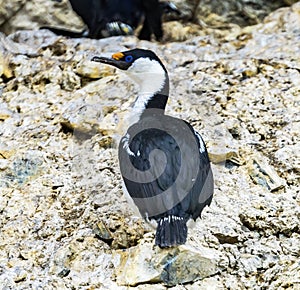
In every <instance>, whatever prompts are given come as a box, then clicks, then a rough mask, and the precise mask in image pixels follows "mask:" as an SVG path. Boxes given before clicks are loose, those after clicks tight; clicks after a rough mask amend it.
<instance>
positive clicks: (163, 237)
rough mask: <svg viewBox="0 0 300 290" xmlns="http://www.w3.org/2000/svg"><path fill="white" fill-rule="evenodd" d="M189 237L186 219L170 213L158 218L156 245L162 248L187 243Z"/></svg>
mask: <svg viewBox="0 0 300 290" xmlns="http://www.w3.org/2000/svg"><path fill="white" fill-rule="evenodd" d="M186 239H187V225H186V219H184V218H182V217H178V216H173V215H169V216H166V217H163V218H160V219H159V220H158V225H157V229H156V235H155V245H157V246H159V247H160V248H166V247H172V246H176V245H182V244H185V242H186Z"/></svg>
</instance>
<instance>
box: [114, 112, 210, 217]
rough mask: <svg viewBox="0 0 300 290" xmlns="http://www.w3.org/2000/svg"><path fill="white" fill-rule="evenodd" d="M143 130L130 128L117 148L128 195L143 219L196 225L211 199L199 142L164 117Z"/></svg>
mask: <svg viewBox="0 0 300 290" xmlns="http://www.w3.org/2000/svg"><path fill="white" fill-rule="evenodd" d="M146 124H147V125H145V123H142V124H136V125H134V126H132V127H131V128H130V129H129V130H128V134H127V135H126V136H125V137H124V138H123V139H122V140H121V143H120V146H119V160H120V168H121V173H122V176H123V179H124V183H125V186H126V188H127V191H128V193H129V194H130V196H131V197H132V198H133V200H134V202H135V203H136V205H137V207H138V208H139V210H140V213H141V214H142V216H144V217H145V216H148V217H150V218H151V217H152V218H159V217H161V216H165V215H166V214H168V215H175V216H181V217H185V218H189V217H192V218H194V219H196V218H197V217H198V216H199V215H200V214H201V211H202V209H203V208H204V206H205V205H207V204H209V203H210V201H211V198H212V194H213V178H212V173H211V168H210V162H209V158H208V155H207V151H206V148H205V145H204V142H203V141H202V139H199V137H198V136H197V135H196V134H195V132H194V130H193V129H192V128H191V127H190V125H188V124H186V123H185V122H183V121H181V120H179V119H175V118H171V117H164V120H163V122H159V124H155V120H148V121H147V122H146ZM162 124H163V125H162ZM200 138H201V137H200ZM200 142H202V143H201V144H200ZM200 145H201V146H200ZM203 146H204V147H203ZM201 148H202V149H201Z"/></svg>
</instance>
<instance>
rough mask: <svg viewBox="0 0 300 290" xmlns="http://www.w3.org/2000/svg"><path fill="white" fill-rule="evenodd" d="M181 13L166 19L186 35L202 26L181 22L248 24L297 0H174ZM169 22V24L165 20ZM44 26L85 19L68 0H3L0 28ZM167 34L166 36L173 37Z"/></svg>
mask: <svg viewBox="0 0 300 290" xmlns="http://www.w3.org/2000/svg"><path fill="white" fill-rule="evenodd" d="M172 2H174V3H175V4H176V5H177V6H178V8H179V10H180V11H181V15H180V16H178V15H172V14H171V15H166V16H165V20H172V19H177V20H178V18H179V19H181V20H182V22H181V23H179V22H176V23H172V25H173V26H174V25H176V26H179V27H181V29H182V28H183V27H185V29H183V30H182V32H181V33H182V34H183V36H182V37H181V38H183V37H184V38H186V34H190V33H191V34H199V31H198V30H199V26H198V25H196V27H194V26H193V25H185V24H182V23H186V22H189V23H197V24H200V25H201V26H204V27H207V26H210V27H214V28H216V27H219V28H220V29H222V30H223V29H228V26H235V25H236V24H237V25H240V26H247V25H253V24H257V23H260V22H262V20H263V18H264V17H265V16H267V15H268V14H269V13H270V12H272V11H274V10H275V9H277V8H279V7H283V6H287V5H291V4H293V3H295V2H297V1H296V0H275V1H274V0H272V1H270V0H269V1H263V0H252V1H249V0H230V1H223V0H213V1H211V0H205V1H199V0H185V1H182V0H173V1H172ZM166 25H169V24H166ZM42 26H54V27H61V28H65V29H71V30H75V31H82V30H83V29H84V28H85V27H84V23H83V22H82V20H81V18H80V17H79V16H78V15H77V14H76V13H74V12H73V11H72V9H71V8H70V4H69V1H68V0H61V1H57V0H52V1H50V0H48V1H44V0H31V1H24V0H13V1H4V0H0V31H2V32H4V33H6V34H11V33H13V32H15V31H18V30H23V29H38V28H39V27H42ZM171 36H172V35H170V34H169V35H167V37H165V39H166V40H170V39H174V36H172V37H171ZM170 37H171V38H170ZM177 38H178V36H177Z"/></svg>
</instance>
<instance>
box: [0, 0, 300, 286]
mask: <svg viewBox="0 0 300 290" xmlns="http://www.w3.org/2000/svg"><path fill="white" fill-rule="evenodd" d="M30 2H31V1H27V2H26V3H30ZM49 2H52V1H49ZM53 2H54V1H53ZM32 3H33V1H32ZM52 4H53V3H52ZM26 5H29V4H26ZM56 5H60V4H56ZM299 15H300V3H299V2H298V3H296V4H294V5H293V6H291V7H289V8H282V9H279V10H277V11H276V12H274V13H272V14H271V15H269V16H268V17H267V18H266V19H265V20H264V22H263V23H262V24H259V25H256V26H247V27H245V28H243V29H242V28H240V27H238V26H229V27H228V28H227V29H223V28H222V29H221V28H218V29H216V28H211V27H206V28H201V29H200V28H199V26H197V30H196V31H197V33H196V35H198V36H193V35H192V34H191V35H185V33H186V31H187V29H188V30H189V31H194V30H195V25H194V24H193V25H187V26H180V25H179V26H176V25H175V24H174V23H173V24H174V25H175V26H174V27H175V28H174V29H173V30H175V29H177V31H178V34H180V33H181V35H185V38H187V40H185V41H184V42H168V43H165V44H161V43H153V42H152V43H150V42H145V41H139V40H138V39H136V38H135V37H128V38H124V37H115V38H110V39H103V40H88V39H76V40H74V39H66V38H63V37H57V36H55V35H54V34H52V33H50V32H47V31H31V30H29V31H17V32H15V33H13V34H11V35H9V36H5V35H3V34H1V35H0V231H1V234H0V269H1V270H0V285H1V289H51V290H52V289H141V290H145V289H157V290H158V289H173V290H175V289H178V290H179V289H191V290H192V289H233V290H236V289H251V290H252V289H257V290H258V289H274V290H275V289H299V286H300V284H299V281H300V267H299V257H300V228H299V224H300V208H299V203H300V193H299V156H300V152H299V141H300V140H299V131H300V126H299V102H300V73H299V71H300V46H299V36H300V30H299V25H298V24H299V21H300V16H299ZM169 25H170V26H169V27H168V29H167V31H166V33H167V34H170V35H171V33H172V32H174V31H171V30H172V23H171V24H169ZM134 47H143V48H148V49H152V50H154V51H155V52H156V53H157V54H158V55H159V56H160V57H161V59H162V60H163V61H164V63H165V65H166V67H167V69H168V71H169V73H170V80H171V94H170V99H169V102H168V106H167V113H168V114H170V115H173V116H176V117H180V118H183V119H186V120H188V121H189V122H191V123H192V124H193V126H194V127H195V128H196V129H197V130H198V131H199V132H201V134H202V135H203V137H204V139H205V141H206V142H207V147H208V151H209V153H210V155H211V156H212V160H213V170H214V175H215V196H214V199H213V202H212V205H211V206H210V207H209V208H207V209H206V210H205V211H204V212H203V217H202V219H201V220H198V221H197V222H196V223H195V224H194V225H193V226H192V227H191V228H190V230H189V236H188V241H187V245H186V246H183V247H180V248H178V249H176V248H175V249H167V250H160V249H157V248H155V247H154V245H153V240H154V232H153V229H152V228H151V226H150V225H149V224H147V223H146V222H145V221H143V220H142V219H141V218H140V217H139V216H138V215H137V214H136V213H135V212H134V209H133V208H132V206H131V205H130V204H129V203H128V202H127V201H126V199H125V197H124V196H123V193H122V184H121V178H120V174H119V168H118V160H117V144H118V141H119V139H120V136H121V135H122V134H123V132H124V131H125V130H126V127H124V121H123V120H124V116H126V112H127V109H128V107H129V106H130V104H131V103H132V102H133V100H134V99H135V96H136V93H137V88H136V86H135V85H134V84H133V83H132V82H131V81H130V80H129V79H128V78H127V77H126V76H125V75H124V74H122V72H115V71H114V70H113V69H111V68H107V67H106V66H105V65H101V64H98V65H95V64H94V63H92V62H90V59H91V58H92V57H93V56H94V55H100V54H103V55H110V54H111V53H113V52H117V51H119V50H125V49H128V48H134ZM194 257H198V259H194ZM125 265H126V266H125ZM181 265H184V266H185V267H183V266H181ZM176 284H177V285H176ZM167 287H168V288H167Z"/></svg>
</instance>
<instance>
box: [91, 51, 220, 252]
mask: <svg viewBox="0 0 300 290" xmlns="http://www.w3.org/2000/svg"><path fill="white" fill-rule="evenodd" d="M92 60H93V61H97V62H101V63H104V64H108V65H112V66H114V67H117V68H119V69H121V70H124V71H126V72H127V73H128V75H129V76H130V77H131V78H133V80H135V81H136V82H137V83H138V84H139V85H140V91H139V94H138V97H137V99H136V101H135V102H134V104H133V106H132V108H131V110H132V112H131V114H130V118H129V122H130V126H129V128H128V130H127V133H126V134H125V136H124V137H123V138H122V139H121V141H120V144H119V164H120V170H121V174H122V177H123V180H124V184H125V187H126V190H127V193H129V195H130V197H131V198H132V199H133V201H134V203H135V205H136V206H137V207H138V209H139V212H140V213H141V215H142V216H143V217H144V218H145V219H148V220H155V221H156V222H157V229H156V237H155V244H156V245H158V246H159V247H161V248H164V247H170V246H175V245H181V244H184V243H185V242H186V239H187V221H188V220H189V219H194V220H196V219H197V218H198V217H200V215H201V212H202V210H203V208H204V207H205V206H206V205H210V203H211V200H212V196H213V189H214V185H213V175H212V171H211V166H210V161H209V157H208V153H207V150H206V146H205V144H204V141H203V139H202V137H201V136H200V134H199V133H197V132H196V131H195V130H194V129H193V127H192V126H191V125H190V124H189V123H188V122H186V121H183V120H181V119H178V118H174V117H171V116H168V115H165V107H166V104H167V100H168V96H169V78H168V73H167V70H166V68H165V67H164V65H163V64H162V62H161V60H160V59H159V58H158V57H157V56H156V54H155V53H153V52H152V51H150V50H144V49H133V50H129V51H124V52H118V53H115V54H113V55H112V57H111V58H106V57H97V56H95V57H94V58H93V59H92Z"/></svg>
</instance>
